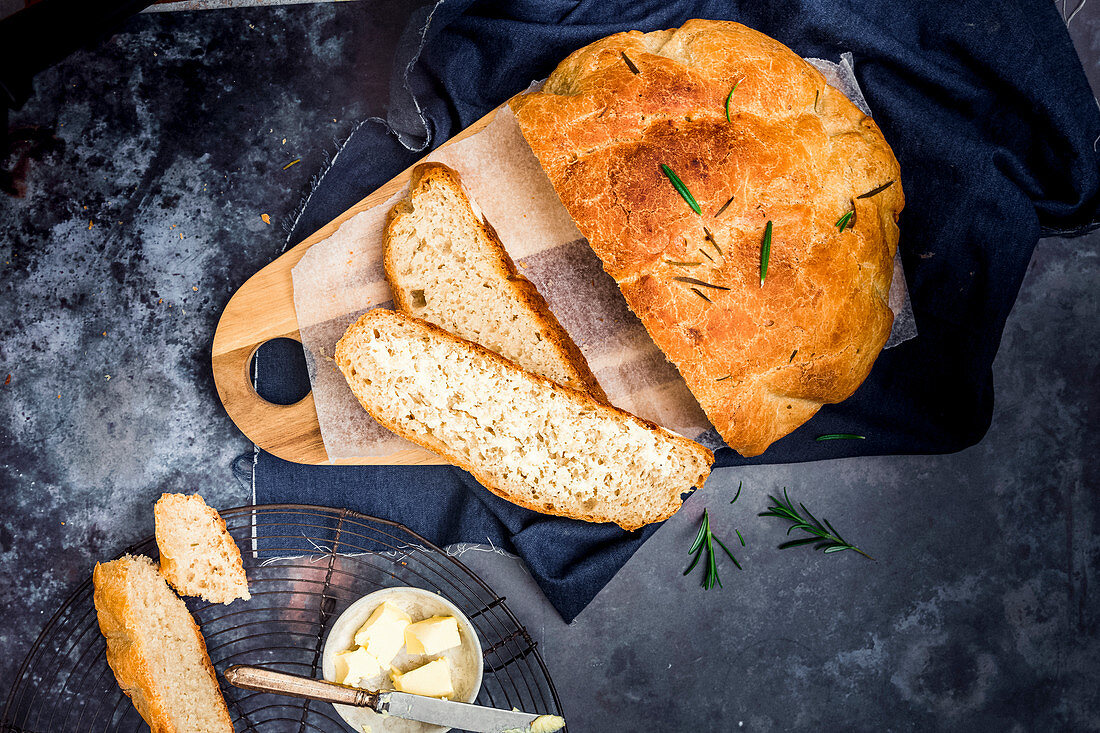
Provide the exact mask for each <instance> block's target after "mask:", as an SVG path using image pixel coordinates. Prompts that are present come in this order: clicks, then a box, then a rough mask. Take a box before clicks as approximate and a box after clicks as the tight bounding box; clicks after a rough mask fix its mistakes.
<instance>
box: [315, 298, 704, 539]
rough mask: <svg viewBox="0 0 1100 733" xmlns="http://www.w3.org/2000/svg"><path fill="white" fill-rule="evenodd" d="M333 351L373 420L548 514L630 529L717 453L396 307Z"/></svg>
mask: <svg viewBox="0 0 1100 733" xmlns="http://www.w3.org/2000/svg"><path fill="white" fill-rule="evenodd" d="M335 359H336V364H337V366H339V368H340V370H341V371H342V372H343V374H344V377H345V378H346V379H347V381H348V384H349V386H350V387H351V390H352V392H354V393H355V396H356V397H357V398H358V399H359V402H360V403H361V404H362V405H363V407H364V408H365V409H366V410H367V412H369V413H370V414H371V415H372V416H373V417H374V419H375V420H377V421H378V422H380V423H381V424H382V425H384V426H385V427H387V428H389V429H390V430H392V431H394V432H395V433H397V434H398V435H400V436H402V437H404V438H407V439H408V440H411V441H413V442H414V443H417V444H419V445H421V446H423V447H425V448H428V449H429V450H432V451H435V452H436V453H438V454H439V455H441V456H443V457H444V458H446V459H447V460H449V461H451V462H452V463H454V464H455V465H457V466H460V467H462V468H464V469H466V470H467V471H470V472H471V473H472V474H473V475H474V476H475V477H476V478H477V480H478V481H479V482H480V483H481V484H482V485H483V486H485V487H486V488H488V489H489V490H490V491H492V492H493V493H495V494H497V495H498V496H501V497H503V498H505V499H507V500H508V501H511V502H513V503H515V504H519V505H520V506H524V507H527V508H529V509H533V510H535V511H538V512H543V513H545V514H556V515H560V516H565V517H573V518H574V519H582V520H585V521H589V522H614V523H616V524H618V525H619V526H620V527H622V528H623V529H627V530H633V529H637V528H639V527H642V526H643V525H646V524H649V523H650V522H657V521H660V520H663V519H667V518H668V517H670V516H672V514H673V513H675V511H676V510H677V509H678V508H679V507H680V504H681V503H682V500H681V494H682V493H684V492H688V491H690V490H691V489H692V488H697V487H701V486H702V485H703V483H704V482H705V481H706V478H707V476H708V475H709V473H710V465H711V463H712V462H713V460H714V456H713V454H712V453H711V452H710V451H709V450H707V449H706V448H704V447H703V446H701V445H699V444H698V443H696V442H694V441H692V440H688V439H687V438H684V437H682V436H679V435H676V434H675V433H672V432H670V431H668V430H665V429H664V428H662V427H659V426H657V425H654V424H653V423H649V422H646V421H644V420H641V419H640V418H637V417H635V416H634V415H631V414H630V413H627V412H624V411H622V410H619V409H617V408H615V407H610V406H607V405H604V404H602V403H600V402H597V401H595V400H594V399H592V398H591V397H590V396H588V395H587V394H584V393H582V392H578V391H575V390H571V389H567V388H563V387H561V386H559V385H557V384H555V383H554V382H552V381H551V380H549V379H547V378H545V377H542V376H539V375H536V374H531V373H529V372H525V371H523V370H522V369H520V368H519V367H518V366H516V365H515V364H514V363H512V362H511V361H508V360H507V359H504V358H503V357H501V356H499V355H498V354H495V353H493V352H491V351H489V350H488V349H485V348H483V347H481V346H478V345H477V344H474V343H471V342H469V341H464V340H463V339H460V338H458V337H457V336H454V335H452V334H450V333H447V332H446V331H444V330H443V329H441V328H438V327H437V326H434V325H432V324H430V323H428V322H426V321H422V320H419V319H416V318H412V317H410V316H408V315H406V314H403V313H394V312H392V311H387V310H382V309H376V310H372V311H369V312H368V313H366V314H364V315H363V316H362V317H361V318H360V319H359V320H358V321H357V322H356V323H354V324H353V325H352V326H351V327H350V328H349V329H348V330H347V332H346V333H345V334H344V337H343V338H342V339H340V341H339V343H337V345H336V351H335Z"/></svg>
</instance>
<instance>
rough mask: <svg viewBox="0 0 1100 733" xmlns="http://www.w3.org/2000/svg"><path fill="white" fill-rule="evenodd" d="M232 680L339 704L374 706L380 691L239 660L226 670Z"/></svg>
mask: <svg viewBox="0 0 1100 733" xmlns="http://www.w3.org/2000/svg"><path fill="white" fill-rule="evenodd" d="M225 678H226V679H227V680H229V684H231V685H233V686H235V687H241V688H244V689H246V690H256V691H257V692H273V693H275V694H277V695H289V696H291V697H304V698H306V699H307V700H320V701H321V702H332V703H337V704H339V705H352V706H354V707H360V708H363V707H366V708H375V707H377V705H378V697H379V694H378V693H377V692H375V691H374V690H360V689H358V688H356V687H348V686H347V685H338V684H336V683H335V682H326V681H324V680H315V679H313V678H312V677H301V676H299V675H296V674H286V673H285V672H275V671H273V670H270V669H264V668H263V667H246V666H244V665H240V664H236V665H233V666H232V667H229V668H228V669H226V670H225Z"/></svg>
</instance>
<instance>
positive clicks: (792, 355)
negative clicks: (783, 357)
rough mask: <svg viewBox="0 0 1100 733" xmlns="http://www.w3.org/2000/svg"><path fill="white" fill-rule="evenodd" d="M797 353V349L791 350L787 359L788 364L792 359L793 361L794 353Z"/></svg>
mask: <svg viewBox="0 0 1100 733" xmlns="http://www.w3.org/2000/svg"><path fill="white" fill-rule="evenodd" d="M797 353H798V349H795V350H794V351H792V352H791V358H790V359H787V363H788V364H790V363H791V362H792V361H794V355H795V354H797Z"/></svg>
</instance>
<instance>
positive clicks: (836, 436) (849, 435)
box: [814, 433, 867, 440]
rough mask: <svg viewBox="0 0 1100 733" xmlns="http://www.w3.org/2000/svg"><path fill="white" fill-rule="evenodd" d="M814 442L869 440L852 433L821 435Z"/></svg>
mask: <svg viewBox="0 0 1100 733" xmlns="http://www.w3.org/2000/svg"><path fill="white" fill-rule="evenodd" d="M814 440H867V438H866V437H865V436H863V435H853V434H852V433H829V434H828V435H819V436H817V437H816V438H814Z"/></svg>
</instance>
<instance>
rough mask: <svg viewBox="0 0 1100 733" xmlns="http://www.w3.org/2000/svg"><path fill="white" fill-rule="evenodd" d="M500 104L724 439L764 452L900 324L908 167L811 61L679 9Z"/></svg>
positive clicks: (832, 398) (847, 389)
mask: <svg viewBox="0 0 1100 733" xmlns="http://www.w3.org/2000/svg"><path fill="white" fill-rule="evenodd" d="M735 87H736V88H735ZM731 90H732V93H731ZM512 108H513V111H514V112H515V114H516V117H517V119H518V120H519V125H520V129H521V130H522V131H523V134H524V137H525V138H526V139H527V142H528V143H530V145H531V148H532V150H533V151H534V153H535V155H536V156H537V157H538V159H539V162H540V163H541V164H542V167H543V169H544V170H545V171H546V173H547V175H548V176H549V178H550V181H551V182H552V183H553V185H554V188H555V190H556V191H557V193H558V196H559V197H560V198H561V200H562V203H564V204H565V207H566V208H567V209H568V211H569V213H570V214H571V215H572V217H573V219H574V220H575V221H576V223H577V226H578V227H579V228H580V230H581V232H582V233H583V234H584V236H586V237H587V238H588V241H589V244H590V245H591V246H592V249H593V250H594V251H595V252H596V254H597V255H598V256H599V257H600V259H601V260H602V261H603V264H604V269H606V270H607V272H608V273H609V274H610V275H611V276H612V277H614V278H615V280H616V281H617V282H618V284H619V287H620V289H621V290H622V292H623V295H624V296H625V297H626V301H627V303H628V304H629V305H630V307H631V309H632V310H633V311H634V312H635V313H636V314H637V315H638V316H639V318H640V319H641V320H642V323H644V324H645V327H646V328H647V329H648V331H649V334H650V336H651V337H652V338H653V340H654V341H655V342H656V343H657V345H658V346H659V347H660V348H661V350H662V351H663V352H664V353H665V355H666V356H667V357H668V358H669V360H670V361H672V362H673V363H674V364H675V365H676V367H677V368H678V369H679V370H680V373H681V374H682V375H683V377H684V380H685V381H686V382H687V385H688V387H689V388H690V389H691V391H692V393H693V394H694V395H695V397H696V398H697V399H698V400H699V403H700V404H701V405H702V407H703V409H704V410H705V411H706V413H707V416H708V417H709V418H710V420H711V422H713V423H714V426H715V427H716V428H717V429H718V432H719V433H720V434H721V435H722V437H723V438H724V439H725V441H726V443H727V444H728V445H729V446H730V447H732V448H734V449H735V450H737V451H738V452H739V453H741V454H742V455H745V456H755V455H759V454H760V453H762V452H764V450H765V449H766V448H767V447H768V446H769V445H770V444H771V443H772V442H774V441H776V440H778V439H779V438H781V437H783V436H784V435H786V434H787V433H789V432H791V431H792V430H794V429H795V428H797V427H798V426H799V425H801V424H802V423H804V422H805V421H806V420H808V419H810V417H812V416H813V415H814V414H815V413H816V412H817V411H818V410H819V409H820V408H821V405H822V404H823V403H828V402H839V401H841V400H843V399H845V398H847V397H848V396H849V395H851V394H852V392H854V391H855V389H856V388H857V387H858V386H859V385H860V383H862V382H863V380H864V379H865V378H866V377H867V374H868V373H869V372H870V370H871V366H872V364H873V363H874V361H875V358H876V357H877V356H878V354H879V352H880V351H881V350H882V347H883V345H884V344H885V343H886V339H887V337H888V336H889V334H890V327H891V324H892V322H893V314H892V313H891V311H890V309H889V307H888V304H887V301H888V296H889V291H890V280H891V276H892V273H893V257H894V252H895V249H896V247H897V241H898V228H897V218H898V214H899V212H900V211H901V209H902V206H903V205H904V197H903V194H902V187H901V180H900V171H899V168H898V163H897V160H896V159H895V158H894V155H893V152H892V151H891V150H890V146H889V145H887V144H886V141H885V139H883V137H882V133H881V132H880V131H879V129H878V126H877V125H876V124H875V123H874V122H873V121H872V120H871V118H870V117H868V116H866V115H865V114H863V113H862V112H861V111H860V110H859V109H858V108H857V107H856V106H855V105H853V104H852V103H851V102H850V101H849V100H848V98H847V97H845V96H844V94H842V93H841V92H839V91H837V90H836V89H834V88H832V87H830V86H829V85H828V84H827V83H826V82H825V79H824V77H822V75H821V74H820V73H819V72H818V71H817V70H816V69H815V68H814V67H813V66H811V65H810V64H808V63H807V62H806V61H804V60H803V59H802V58H800V57H799V56H798V55H797V54H795V53H794V52H792V51H791V50H790V49H789V48H787V47H786V46H784V45H783V44H781V43H779V42H778V41H776V40H774V39H772V38H769V37H768V36H765V35H764V34H762V33H759V32H757V31H754V30H752V29H750V28H747V27H745V26H743V25H740V24H738V23H732V22H725V21H711V20H690V21H688V22H687V23H685V24H684V25H683V26H682V27H681V28H678V29H675V30H667V31H657V32H653V33H640V32H637V31H632V32H630V33H619V34H616V35H613V36H610V37H608V38H605V39H603V40H600V41H596V42H595V43H592V44H590V45H588V46H585V47H584V48H582V49H580V50H579V51H576V52H575V53H573V54H572V55H570V56H569V57H568V58H567V59H565V60H564V61H563V62H562V63H561V64H560V65H559V66H558V67H557V69H555V70H554V73H552V74H551V75H550V78H549V79H548V80H547V82H546V85H545V86H544V87H543V88H542V90H540V91H538V92H534V93H530V94H524V95H520V96H518V97H516V98H515V99H514V100H513V101H512ZM670 173H671V174H673V175H669V174H670ZM675 179H679V182H682V187H680V188H678V186H677V183H678V182H677V181H676V180H675ZM685 194H686V195H685ZM692 202H695V203H696V204H697V206H698V208H699V213H697V212H696V210H695V208H694V207H693V206H692ZM769 222H770V234H771V236H770V253H769V256H768V257H767V268H766V276H765V274H764V267H763V260H764V257H763V250H764V249H765V248H766V247H765V239H766V235H765V233H766V231H768V229H769Z"/></svg>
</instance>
